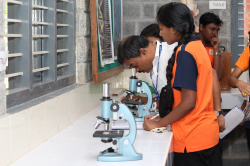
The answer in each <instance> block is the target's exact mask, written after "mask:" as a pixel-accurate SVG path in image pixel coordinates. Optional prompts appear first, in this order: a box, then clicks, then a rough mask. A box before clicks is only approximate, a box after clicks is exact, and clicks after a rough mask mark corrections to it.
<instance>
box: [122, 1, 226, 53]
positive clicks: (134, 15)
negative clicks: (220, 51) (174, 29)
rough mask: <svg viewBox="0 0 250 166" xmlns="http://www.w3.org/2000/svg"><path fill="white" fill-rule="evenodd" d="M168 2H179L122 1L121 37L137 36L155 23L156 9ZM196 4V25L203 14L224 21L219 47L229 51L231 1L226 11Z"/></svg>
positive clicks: (204, 3) (206, 4)
mask: <svg viewBox="0 0 250 166" xmlns="http://www.w3.org/2000/svg"><path fill="white" fill-rule="evenodd" d="M168 2H180V0H123V35H124V37H127V36H130V35H139V34H140V32H141V31H142V29H143V28H144V27H145V26H147V25H149V24H151V23H155V22H156V13H157V11H158V9H159V8H160V7H161V6H162V5H164V4H166V3H168ZM194 3H195V4H198V9H199V10H200V12H199V14H198V15H197V16H196V19H195V21H196V24H197V25H199V18H200V16H201V14H203V13H205V12H208V11H209V12H214V13H215V14H217V15H219V16H220V18H221V19H222V20H223V21H224V25H223V26H222V27H221V30H220V32H219V38H220V40H221V45H222V46H225V47H226V51H229V52H230V51H231V0H226V3H227V9H225V10H210V9H209V1H208V0H194Z"/></svg>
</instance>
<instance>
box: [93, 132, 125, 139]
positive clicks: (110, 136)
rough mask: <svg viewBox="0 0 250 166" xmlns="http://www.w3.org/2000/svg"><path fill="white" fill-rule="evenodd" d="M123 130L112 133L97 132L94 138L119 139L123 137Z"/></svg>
mask: <svg viewBox="0 0 250 166" xmlns="http://www.w3.org/2000/svg"><path fill="white" fill-rule="evenodd" d="M123 134H124V131H123V130H110V131H96V132H95V133H94V134H93V137H101V138H103V137H109V138H119V137H123Z"/></svg>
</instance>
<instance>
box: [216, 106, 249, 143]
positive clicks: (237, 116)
mask: <svg viewBox="0 0 250 166" xmlns="http://www.w3.org/2000/svg"><path fill="white" fill-rule="evenodd" d="M244 116H245V114H244V112H243V111H242V110H241V109H240V108H239V107H238V106H235V107H234V108H233V109H231V110H230V111H229V112H228V113H227V114H226V115H225V125H226V129H225V130H224V131H223V132H220V138H221V139H222V138H223V137H225V136H226V135H227V134H228V133H230V132H231V131H232V130H233V129H234V128H235V127H236V126H237V125H239V124H240V123H241V122H242V120H243V119H244Z"/></svg>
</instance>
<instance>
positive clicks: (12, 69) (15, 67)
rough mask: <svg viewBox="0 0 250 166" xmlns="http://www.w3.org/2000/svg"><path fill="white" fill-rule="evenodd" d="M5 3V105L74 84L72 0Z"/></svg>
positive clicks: (10, 105)
mask: <svg viewBox="0 0 250 166" xmlns="http://www.w3.org/2000/svg"><path fill="white" fill-rule="evenodd" d="M6 3H7V9H8V14H7V15H8V16H7V18H6V20H5V21H6V24H7V33H6V34H5V37H7V38H8V40H7V41H8V45H7V47H8V51H9V55H8V67H7V69H6V76H5V77H6V78H7V79H8V84H9V86H8V87H9V88H8V89H7V94H8V96H7V108H9V107H12V106H15V105H17V104H20V103H23V102H25V101H28V100H31V99H33V98H35V97H39V96H41V95H44V94H46V93H49V92H52V91H54V90H57V89H60V88H63V87H65V86H68V85H70V84H73V83H75V80H76V79H75V67H74V66H75V65H74V62H75V54H74V52H75V51H74V43H75V42H74V1H73V0H6ZM20 96H21V97H20Z"/></svg>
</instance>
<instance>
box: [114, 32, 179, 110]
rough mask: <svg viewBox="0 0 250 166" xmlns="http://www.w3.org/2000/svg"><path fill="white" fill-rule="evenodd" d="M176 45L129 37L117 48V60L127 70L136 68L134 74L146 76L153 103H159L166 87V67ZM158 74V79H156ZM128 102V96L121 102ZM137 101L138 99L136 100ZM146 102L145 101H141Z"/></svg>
mask: <svg viewBox="0 0 250 166" xmlns="http://www.w3.org/2000/svg"><path fill="white" fill-rule="evenodd" d="M176 45H177V43H173V44H172V45H168V44H167V43H166V42H159V41H158V40H154V42H149V40H148V39H147V38H146V37H145V36H129V37H127V38H125V39H123V40H122V42H121V43H120V44H119V46H118V56H117V60H118V62H119V63H120V64H123V65H126V66H127V67H128V68H136V72H144V73H147V74H148V77H149V78H147V79H148V81H149V83H150V84H151V85H153V87H154V90H155V96H156V97H155V101H153V102H155V103H156V105H155V106H156V107H155V108H157V107H158V105H159V104H157V101H159V97H160V92H161V89H162V87H164V86H165V85H167V79H166V67H167V64H168V63H167V62H168V60H169V58H170V57H171V55H172V53H173V50H174V47H175V46H176ZM157 73H158V77H157ZM141 98H142V97H141ZM124 99H126V100H129V96H127V97H126V98H125V97H122V98H121V99H120V101H122V100H124ZM136 99H138V98H136ZM142 100H143V101H145V102H146V100H145V99H142Z"/></svg>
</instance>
